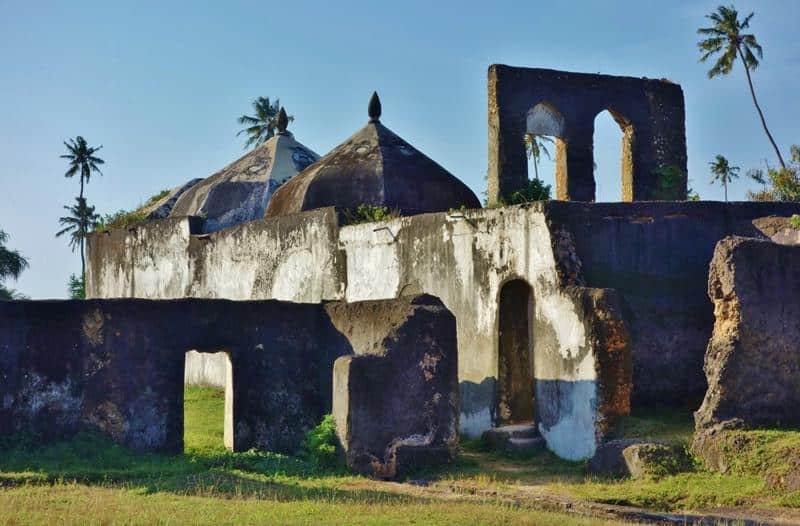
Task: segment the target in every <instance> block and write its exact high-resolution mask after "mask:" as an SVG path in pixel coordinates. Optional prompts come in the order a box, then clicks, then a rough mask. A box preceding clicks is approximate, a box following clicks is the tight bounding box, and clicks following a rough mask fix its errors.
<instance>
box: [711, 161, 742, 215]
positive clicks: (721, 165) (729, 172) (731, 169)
mask: <svg viewBox="0 0 800 526" xmlns="http://www.w3.org/2000/svg"><path fill="white" fill-rule="evenodd" d="M708 165H709V166H710V167H711V173H712V174H714V177H712V178H711V184H714V181H719V182H720V183H722V187H723V188H724V189H725V202H726V203H727V202H728V184H729V183H730V182H731V181H733V180H734V179H738V178H739V167H738V166H733V165H731V164H730V163H729V162H728V159H726V158H725V157H724V156H722V155H719V154H717V156H716V158H715V159H714V160H713V161H712V162H710V163H708Z"/></svg>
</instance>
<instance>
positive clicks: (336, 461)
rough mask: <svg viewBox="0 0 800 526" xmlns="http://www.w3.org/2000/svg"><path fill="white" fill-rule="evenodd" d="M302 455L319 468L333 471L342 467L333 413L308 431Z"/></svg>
mask: <svg viewBox="0 0 800 526" xmlns="http://www.w3.org/2000/svg"><path fill="white" fill-rule="evenodd" d="M302 455H303V457H304V458H305V459H306V460H307V461H308V462H309V463H310V464H312V465H313V466H314V467H315V468H316V469H318V470H326V471H332V470H337V469H340V468H341V467H342V465H343V462H342V456H341V454H340V450H339V439H338V437H337V436H336V423H335V422H334V421H333V415H325V416H324V417H323V418H322V422H320V423H319V425H318V426H317V427H315V428H314V429H311V430H310V431H309V432H308V433H306V437H305V439H304V440H303V446H302Z"/></svg>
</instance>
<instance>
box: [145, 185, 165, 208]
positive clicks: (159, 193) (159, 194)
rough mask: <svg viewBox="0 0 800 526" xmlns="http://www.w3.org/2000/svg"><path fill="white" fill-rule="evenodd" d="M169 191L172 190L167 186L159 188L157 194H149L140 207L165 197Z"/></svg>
mask: <svg viewBox="0 0 800 526" xmlns="http://www.w3.org/2000/svg"><path fill="white" fill-rule="evenodd" d="M171 191H172V190H170V189H169V188H165V189H163V190H161V191H160V192H158V193H157V194H155V195H153V196H150V198H149V199H148V200H147V201H145V202H144V204H143V205H142V207H143V206H148V205H152V204H153V203H155V202H157V201H160V200H162V199H164V198H165V197H167V196H168V195H169V193H170V192H171ZM142 207H139V208H142Z"/></svg>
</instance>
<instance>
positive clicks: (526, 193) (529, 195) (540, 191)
mask: <svg viewBox="0 0 800 526" xmlns="http://www.w3.org/2000/svg"><path fill="white" fill-rule="evenodd" d="M550 193H551V186H550V185H549V184H544V181H542V180H541V179H531V180H530V181H528V184H526V185H525V186H523V187H522V188H520V189H519V190H517V191H515V192H513V193H512V194H511V195H510V196H509V197H508V204H509V205H521V204H523V203H533V202H535V201H548V200H550V198H551V197H550Z"/></svg>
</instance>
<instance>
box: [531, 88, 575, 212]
mask: <svg viewBox="0 0 800 526" xmlns="http://www.w3.org/2000/svg"><path fill="white" fill-rule="evenodd" d="M564 127H565V125H564V117H563V116H562V115H561V113H560V112H559V111H558V110H557V109H556V108H555V106H553V105H552V104H550V103H549V102H540V103H538V104H537V105H536V106H534V107H533V108H531V109H530V110H529V111H528V114H527V115H526V118H525V136H524V137H523V141H524V142H525V155H526V156H527V158H528V164H527V168H528V181H537V180H538V181H540V182H541V185H542V186H549V187H550V198H551V199H565V198H566V197H565V196H566V192H567V187H566V183H567V143H566V141H564V139H563V137H564Z"/></svg>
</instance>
